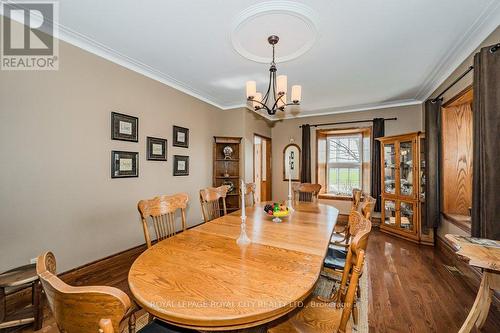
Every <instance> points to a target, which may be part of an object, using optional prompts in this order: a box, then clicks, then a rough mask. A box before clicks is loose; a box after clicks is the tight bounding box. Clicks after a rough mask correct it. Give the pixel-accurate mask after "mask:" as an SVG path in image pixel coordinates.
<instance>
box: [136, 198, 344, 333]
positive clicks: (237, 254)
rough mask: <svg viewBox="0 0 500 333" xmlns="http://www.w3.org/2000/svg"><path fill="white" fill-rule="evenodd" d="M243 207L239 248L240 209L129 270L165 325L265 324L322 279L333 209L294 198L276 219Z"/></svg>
mask: <svg viewBox="0 0 500 333" xmlns="http://www.w3.org/2000/svg"><path fill="white" fill-rule="evenodd" d="M265 204H266V203H257V204H256V205H254V206H253V207H247V208H246V232H247V235H248V236H249V238H250V239H251V243H250V244H247V245H238V244H237V243H236V240H237V239H238V237H239V235H240V230H241V228H240V226H241V218H240V211H236V212H234V213H232V214H229V215H225V216H222V217H220V218H217V219H215V220H212V221H209V222H206V223H203V224H201V225H198V226H196V227H193V228H191V229H188V230H186V231H184V232H180V233H178V234H176V235H175V236H173V237H170V238H167V239H165V240H162V241H160V242H158V243H156V244H155V245H153V246H152V247H150V248H149V249H147V250H146V251H144V252H143V253H142V254H141V255H140V256H139V257H138V258H137V259H136V260H135V261H134V263H133V264H132V266H131V268H130V272H129V275H128V282H129V286H130V291H131V293H132V295H133V297H134V299H135V301H136V302H137V303H138V304H139V305H140V306H141V307H142V308H144V309H145V310H146V311H147V312H149V313H150V314H152V315H153V316H155V317H157V318H159V319H160V320H163V321H165V322H167V323H170V324H173V325H176V326H180V327H186V328H191V329H195V330H198V331H225V330H235V329H244V328H249V327H255V326H259V325H262V324H266V323H269V322H271V321H273V320H275V319H277V318H279V317H282V316H284V315H285V314H287V313H289V312H291V311H293V310H294V309H295V308H297V307H298V306H300V305H301V304H302V302H303V301H304V300H305V299H306V298H307V297H308V296H309V295H310V294H311V293H312V292H313V290H314V288H315V285H316V282H317V281H318V279H319V276H320V273H321V269H322V266H323V260H324V258H325V255H326V252H327V249H328V245H329V243H330V238H331V235H332V232H333V230H334V227H335V224H336V222H337V216H338V213H339V212H338V210H337V209H336V208H335V207H333V206H331V205H327V204H321V203H296V204H295V205H294V206H293V211H292V212H291V213H290V215H289V216H288V217H285V218H282V220H283V221H282V222H281V223H276V222H273V221H272V216H269V215H267V214H266V212H264V205H265Z"/></svg>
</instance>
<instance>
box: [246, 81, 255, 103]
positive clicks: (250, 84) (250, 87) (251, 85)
mask: <svg viewBox="0 0 500 333" xmlns="http://www.w3.org/2000/svg"><path fill="white" fill-rule="evenodd" d="M256 92H257V82H255V81H247V99H253V98H254V97H255V93H256Z"/></svg>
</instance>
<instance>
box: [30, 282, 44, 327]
mask: <svg viewBox="0 0 500 333" xmlns="http://www.w3.org/2000/svg"><path fill="white" fill-rule="evenodd" d="M32 292H33V318H34V319H35V321H34V322H33V330H34V331H38V330H39V329H41V328H42V323H43V298H42V284H41V283H40V281H35V282H33V290H32Z"/></svg>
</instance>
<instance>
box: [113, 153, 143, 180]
mask: <svg viewBox="0 0 500 333" xmlns="http://www.w3.org/2000/svg"><path fill="white" fill-rule="evenodd" d="M128 177H139V153H138V152H133V151H119V150H113V151H111V178H128Z"/></svg>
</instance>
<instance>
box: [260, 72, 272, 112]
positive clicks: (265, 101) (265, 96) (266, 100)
mask: <svg viewBox="0 0 500 333" xmlns="http://www.w3.org/2000/svg"><path fill="white" fill-rule="evenodd" d="M272 75H273V73H272V72H271V71H269V85H268V86H267V92H266V94H265V95H264V98H263V99H262V101H263V102H264V103H265V104H267V102H268V100H269V92H270V91H271V82H272Z"/></svg>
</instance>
